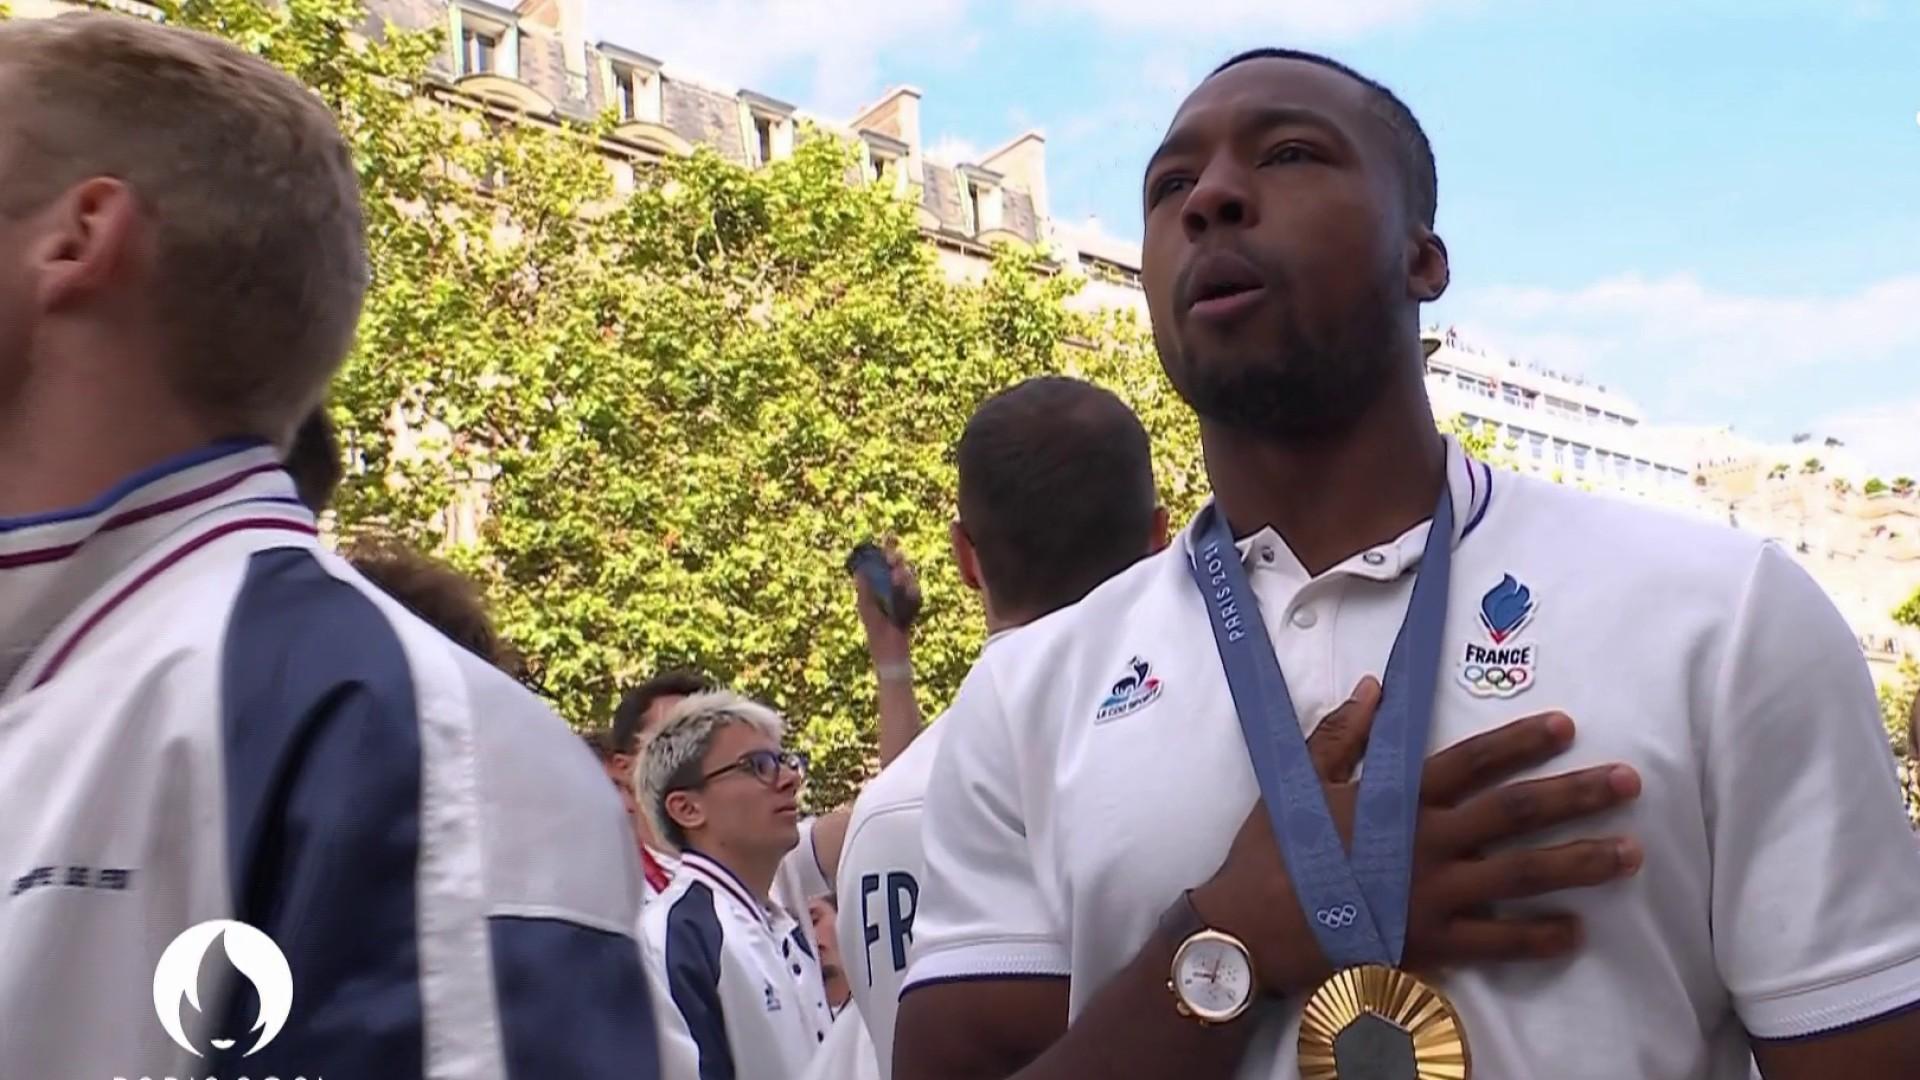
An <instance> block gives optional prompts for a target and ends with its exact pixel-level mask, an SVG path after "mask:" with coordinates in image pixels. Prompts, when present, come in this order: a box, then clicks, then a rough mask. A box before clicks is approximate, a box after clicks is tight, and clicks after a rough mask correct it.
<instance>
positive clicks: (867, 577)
mask: <svg viewBox="0 0 1920 1080" xmlns="http://www.w3.org/2000/svg"><path fill="white" fill-rule="evenodd" d="M847 573H849V574H855V575H858V576H859V577H860V578H861V579H863V580H864V581H866V583H867V588H868V589H871V590H872V591H873V599H874V602H875V603H876V604H878V605H879V607H880V614H882V615H885V616H886V617H887V621H888V622H890V623H892V624H893V625H895V626H898V627H900V628H902V629H905V628H906V627H905V624H904V623H902V622H901V621H900V617H901V615H902V614H903V612H901V610H900V604H899V597H898V596H896V595H895V594H894V590H893V567H892V566H890V565H888V563H887V553H886V552H884V551H881V550H880V545H878V544H875V543H873V542H872V541H870V540H863V541H861V542H860V543H858V544H856V545H854V548H853V553H852V554H850V555H848V556H847Z"/></svg>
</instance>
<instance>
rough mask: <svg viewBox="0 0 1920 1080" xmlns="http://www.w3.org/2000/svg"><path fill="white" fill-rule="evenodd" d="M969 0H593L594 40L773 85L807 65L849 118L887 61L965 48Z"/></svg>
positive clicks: (826, 110) (736, 82)
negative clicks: (896, 55)
mask: <svg viewBox="0 0 1920 1080" xmlns="http://www.w3.org/2000/svg"><path fill="white" fill-rule="evenodd" d="M966 10H967V0H913V2H912V3H899V2H897V0H645V2H644V3H642V2H637V0H590V5H589V10H588V16H587V21H588V23H589V25H590V26H591V27H592V32H593V34H594V36H595V37H598V38H601V39H605V40H608V41H612V42H614V43H616V44H620V45H624V46H626V47H628V48H631V49H634V50H636V51H638V52H643V53H646V54H648V55H651V56H657V57H659V58H660V59H662V60H665V61H666V62H667V63H669V64H671V65H674V66H675V67H678V68H682V69H684V70H688V71H692V72H695V73H698V74H701V75H705V76H707V77H708V78H710V79H713V80H715V81H717V82H721V83H724V84H726V85H731V86H739V87H744V88H747V89H755V90H761V91H763V92H764V91H765V89H766V87H767V86H768V85H769V84H770V83H771V81H772V80H773V79H774V78H776V77H777V76H779V75H781V74H783V73H787V72H791V71H795V70H798V71H803V72H805V73H806V75H807V77H808V78H809V79H810V87H811V89H810V91H809V93H808V96H807V100H805V101H802V102H796V103H795V104H799V105H803V106H805V107H806V108H808V109H810V110H813V111H815V112H818V113H820V114H821V115H823V116H827V117H834V118H838V117H844V116H846V115H849V114H851V113H852V112H853V110H855V109H857V108H859V107H860V106H861V105H864V104H867V103H868V102H869V101H870V100H871V99H873V98H874V97H876V96H878V94H879V92H880V91H881V90H883V89H885V87H883V86H882V85H881V83H880V74H879V63H878V61H879V58H880V56H881V54H882V53H884V52H886V51H888V50H890V49H897V48H906V47H914V46H919V47H922V48H924V49H926V50H929V51H930V50H932V49H934V48H935V47H936V46H937V47H938V50H939V52H940V53H941V54H945V55H949V56H950V55H951V54H953V53H954V52H955V51H956V50H959V51H961V52H964V51H965V50H966V49H967V48H968V47H969V42H972V41H973V40H975V39H974V38H972V37H970V36H968V35H966V34H964V33H962V32H961V24H962V22H963V21H964V17H965V15H966Z"/></svg>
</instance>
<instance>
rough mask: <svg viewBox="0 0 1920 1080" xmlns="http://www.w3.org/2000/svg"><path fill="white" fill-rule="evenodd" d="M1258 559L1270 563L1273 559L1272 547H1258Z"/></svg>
mask: <svg viewBox="0 0 1920 1080" xmlns="http://www.w3.org/2000/svg"><path fill="white" fill-rule="evenodd" d="M1260 561H1261V562H1263V563H1271V562H1272V561H1273V549H1272V548H1270V547H1264V546H1263V547H1262V548H1261V549H1260Z"/></svg>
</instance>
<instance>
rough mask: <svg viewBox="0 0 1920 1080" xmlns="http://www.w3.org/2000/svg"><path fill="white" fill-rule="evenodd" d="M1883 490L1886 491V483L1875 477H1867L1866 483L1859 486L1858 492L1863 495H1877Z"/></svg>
mask: <svg viewBox="0 0 1920 1080" xmlns="http://www.w3.org/2000/svg"><path fill="white" fill-rule="evenodd" d="M1885 490H1887V482H1886V481H1885V480H1882V479H1880V478H1879V477H1877V476H1869V477H1867V482H1866V483H1864V484H1862V485H1860V492H1861V494H1863V495H1878V494H1880V493H1881V492H1883V491H1885Z"/></svg>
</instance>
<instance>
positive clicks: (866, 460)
mask: <svg viewBox="0 0 1920 1080" xmlns="http://www.w3.org/2000/svg"><path fill="white" fill-rule="evenodd" d="M167 15H168V17H169V18H170V19H171V20H173V21H175V22H177V23H181V24H184V25H188V26H193V27H196V28H200V29H205V30H208V31H211V32H213V33H216V34H219V35H221V36H224V37H227V38H229V39H231V40H234V41H236V42H239V43H240V44H242V45H244V46H245V47H247V48H249V49H251V50H253V51H255V52H257V53H259V54H261V55H263V56H265V57H267V58H268V59H270V60H272V61H273V62H275V63H277V64H279V65H280V66H282V67H284V68H286V69H287V70H289V71H291V72H293V73H294V74H295V75H296V76H298V77H299V78H301V79H302V80H304V81H305V82H307V83H308V84H309V85H311V86H313V87H314V88H315V89H316V90H317V91H318V92H319V93H320V95H321V96H322V97H323V98H324V99H325V100H326V101H327V103H328V104H329V105H330V106H332V107H333V108H334V109H335V111H336V112H337V113H338V114H339V116H340V119H341V123H342V127H343V129H344V130H345V132H346V134H347V137H348V139H349V141H350V143H351V145H352V147H353V150H354V152H355V155H356V157H357V159H358V162H359V169H360V175H361V180H362V184H363V186H364V189H365V196H366V201H367V205H368V215H369V230H370V233H371V237H372V260H373V269H374V274H373V278H374V286H373V289H372V291H371V293H370V295H369V297H368V301H367V310H366V314H365V317H364V319H363V322H362V326H361V332H360V337H359V342H358V345H357V347H356V350H355V352H354V354H353V356H352V358H351V359H350V361H349V363H348V366H347V368H346V370H345V372H344V373H343V374H342V376H341V378H340V379H339V381H338V383H337V384H336V388H335V392H334V398H333V410H334V414H335V419H336V421H338V423H339V424H340V427H341V430H342V432H343V434H344V436H345V441H346V442H347V444H348V446H349V448H350V453H351V454H352V455H353V457H354V463H355V471H354V474H353V476H352V477H351V478H350V480H349V482H348V483H347V485H346V486H345V488H344V489H343V491H342V494H341V497H340V499H339V502H338V503H337V505H336V513H337V524H338V526H339V530H340V531H341V532H342V533H343V534H351V533H353V532H356V531H359V530H363V529H369V528H380V529H385V530H388V531H391V532H395V533H398V534H400V535H401V536H403V537H406V538H408V539H411V540H413V541H415V542H418V543H423V544H428V545H432V544H435V543H437V542H438V541H439V540H440V539H441V538H442V537H443V536H444V535H445V532H446V528H447V525H448V522H449V511H448V508H449V507H450V506H454V507H459V506H463V505H464V506H466V507H468V508H469V509H471V510H473V511H475V515H474V516H477V517H478V518H479V520H481V521H482V525H481V527H480V530H479V534H478V538H477V541H476V542H475V543H472V544H470V545H466V546H463V547H460V548H458V549H457V550H453V551H450V552H448V554H449V555H450V557H452V558H454V559H455V560H456V561H457V562H458V563H460V564H461V565H463V566H464V567H465V568H467V569H468V570H470V571H472V572H474V573H475V574H476V575H478V576H479V577H480V578H481V579H482V580H483V581H485V582H486V584H487V586H488V591H489V596H490V599H491V602H492V605H493V610H494V613H495V616H496V619H497V621H498V623H499V624H500V627H501V629H502V630H503V632H504V633H505V635H506V636H507V637H508V638H509V639H510V640H512V641H513V642H514V644H515V645H516V646H517V647H518V648H519V649H520V650H521V651H522V652H523V653H524V654H525V655H526V658H527V660H528V662H529V665H530V668H531V670H532V674H533V676H534V678H535V679H536V680H537V682H538V683H539V684H540V685H541V686H542V687H544V688H545V689H546V691H547V692H548V693H549V694H550V695H551V696H552V697H553V699H554V701H555V703H556V705H557V706H558V707H559V708H560V710H561V711H562V712H563V713H564V714H565V715H566V716H568V717H569V719H571V720H572V721H574V722H575V723H579V724H598V723H604V722H605V720H606V717H607V716H608V714H609V712H610V710H611V707H612V703H613V702H614V700H615V699H616V697H617V694H618V692H619V690H620V689H621V688H622V687H623V686H624V685H626V684H629V683H631V682H633V681H635V680H637V679H639V678H641V677H643V676H645V675H646V674H648V673H649V672H651V671H653V670H656V669H657V668H659V667H662V666H666V665H670V664H671V665H682V664H684V665H691V666H695V667H698V668H701V669H703V670H706V671H708V672H711V673H712V674H714V675H715V676H717V677H719V678H721V679H723V680H725V681H727V682H729V683H732V684H734V685H736V686H738V687H739V688H741V689H742V690H744V691H746V692H748V693H752V694H755V695H758V696H761V697H763V698H765V699H767V700H769V701H770V702H772V703H773V704H775V705H776V706H778V707H780V708H781V709H783V710H784V711H785V712H786V713H787V715H788V716H789V718H790V720H791V722H792V723H793V724H794V725H795V727H796V729H797V733H798V734H797V741H798V742H799V743H801V744H802V745H804V746H806V747H807V748H808V749H810V750H811V751H812V752H813V754H814V758H815V762H816V771H815V778H814V783H813V784H812V792H813V799H814V801H815V802H817V803H827V804H831V803H834V802H837V801H840V800H842V799H844V798H845V797H847V796H848V795H849V794H850V792H851V791H852V788H853V785H854V784H855V783H856V782H857V780H858V779H859V778H860V777H861V776H862V775H864V772H865V770H866V767H867V764H868V758H869V756H870V751H871V741H872V720H871V718H872V716H873V715H874V701H873V698H874V690H873V686H872V676H871V674H870V672H869V670H868V665H867V661H866V659H865V655H864V651H863V648H862V645H861V637H860V633H859V630H858V625H857V621H856V618H855V616H854V613H853V610H852V590H851V587H850V586H849V585H848V583H847V581H846V580H845V577H844V574H843V572H842V570H841V564H842V560H843V558H844V555H845V553H846V551H847V550H848V549H849V548H850V547H851V546H852V545H853V544H854V543H855V542H856V541H857V540H860V539H863V538H866V537H871V536H877V535H881V534H894V535H898V536H899V537H900V539H901V541H902V544H903V546H904V547H905V549H906V550H907V552H908V553H909V555H910V556H911V557H912V558H913V559H914V560H915V561H916V563H917V564H918V565H919V567H920V568H921V572H922V580H923V584H924V586H925V591H926V593H927V615H926V617H925V621H924V624H923V626H922V628H921V630H920V631H919V633H918V635H917V645H916V659H917V664H918V669H919V672H920V677H921V682H922V693H923V697H924V700H925V701H926V703H927V704H928V705H929V706H931V707H933V708H936V709H937V708H939V707H941V706H942V705H944V703H945V702H946V701H947V700H948V698H949V697H950V695H951V693H952V691H953V689H954V688H955V687H956V686H957V685H958V683H959V680H960V678H961V676H962V675H963V674H964V673H965V670H966V668H967V667H968V665H969V664H970V663H971V661H972V659H973V657H974V655H975V653H976V651H977V649H978V647H979V643H980V640H981V638H982V636H983V630H982V626H981V618H980V611H979V609H978V607H977V605H976V603H975V602H974V600H973V599H972V597H971V596H970V594H968V593H967V592H966V590H965V589H964V588H963V586H962V585H961V583H960V581H959V578H958V575H957V574H956V573H954V572H953V571H952V570H951V568H950V566H949V562H948V559H947V554H946V553H947V524H948V521H949V520H950V519H951V517H952V514H953V511H954V507H953V491H954V469H953V460H952V447H953V444H954V442H955V440H956V439H957V438H958V436H959V433H960V430H961V427H962V426H963V425H964V423H965V420H966V418H967V417H968V415H970V413H971V411H972V410H973V408H974V407H975V406H976V405H977V404H978V403H979V402H980V401H981V400H983V399H984V398H985V397H987V396H988V395H989V394H991V393H993V392H994V391H996V390H998V389H1000V388H1003V387H1005V386H1008V385H1010V384H1012V383H1014V382H1016V381H1018V380H1020V379H1022V378H1024V377H1027V376H1031V375H1035V374H1040V373H1043V372H1053V371H1062V370H1065V371H1072V372H1076V373H1078V374H1081V375H1083V376H1085V377H1087V378H1090V379H1093V380H1096V381H1098V382H1101V383H1103V384H1105V385H1108V386H1110V387H1112V388H1114V389H1115V390H1116V391H1117V392H1119V393H1120V394H1121V395H1122V396H1123V397H1125V398H1126V399H1127V400H1128V401H1129V402H1130V403H1132V404H1133V405H1135V406H1136V407H1137V408H1138V409H1139V411H1140V413H1141V415H1142V417H1143V419H1144V420H1145V422H1146V423H1147V425H1148V427H1149V429H1150V430H1151V431H1152V433H1153V435H1154V438H1155V443H1156V452H1157V454H1158V465H1159V468H1160V473H1161V477H1162V480H1163V484H1164V488H1165V491H1166V495H1167V499H1168V501H1169V504H1170V506H1171V507H1172V508H1173V509H1174V511H1175V512H1176V513H1178V514H1182V515H1184V514H1187V513H1190V512H1191V511H1193V510H1194V509H1195V508H1196V507H1197V503H1198V500H1199V498H1200V494H1201V492H1202V491H1203V490H1204V488H1205V480H1204V474H1203V471H1202V469H1201V467H1200V463H1199V452H1198V439H1197V437H1196V435H1195V431H1194V426H1193V421H1192V419H1191V417H1190V415H1188V414H1187V412H1186V410H1184V409H1183V408H1181V407H1179V405H1178V402H1177V399H1176V398H1175V397H1174V395H1173V394H1172V392H1171V390H1170V389H1169V388H1167V386H1166V384H1165V382H1164V379H1163V378H1162V377H1161V375H1160V372H1159V366H1158V363H1157V361H1156V359H1155V357H1154V353H1153V350H1152V345H1151V341H1150V339H1149V338H1148V336H1147V335H1146V334H1145V333H1144V331H1143V329H1142V328H1141V327H1140V326H1139V325H1138V324H1137V323H1136V322H1135V321H1134V320H1132V319H1131V318H1130V317H1128V316H1125V315H1117V314H1116V315H1109V316H1106V317H1102V318H1099V319H1091V318H1085V317H1082V316H1078V315H1075V314H1073V313H1071V312H1069V310H1068V309H1067V307H1066V305H1065V303H1064V301H1065V299H1066V297H1067V296H1068V295H1069V294H1070V293H1071V291H1072V290H1073V288H1074V287H1075V286H1074V282H1073V279H1071V278H1068V277H1065V276H1061V275H1059V274H1058V273H1057V272H1055V271H1054V270H1053V269H1052V268H1050V267H1047V266H1045V265H1043V264H1042V263H1041V260H1040V259H1039V255H1038V253H1036V252H1032V251H1020V250H1013V249H1008V250H1005V251H1003V252H1002V253H1001V254H1000V256H999V257H998V258H997V259H996V261H995V262H994V264H993V266H992V268H991V272H990V273H989V275H988V276H987V278H986V280H985V281H983V282H981V283H979V284H974V285H962V284H956V283H954V282H951V281H949V280H948V279H947V278H946V277H945V275H943V274H942V273H941V272H940V270H939V269H938V267H937V266H936V264H935V262H934V258H933V253H932V250H931V249H930V248H929V247H928V245H927V244H926V243H925V242H924V241H923V239H922V237H921V234H920V232H919V229H918V227H917V226H916V224H915V221H914V212H913V207H912V206H911V204H909V203H906V202H903V201H901V200H898V199H895V198H893V197H892V196H891V195H890V194H889V193H888V192H887V191H885V190H883V189H881V188H880V187H878V186H865V185H852V184H849V183H847V178H848V177H849V175H851V174H853V173H854V171H855V161H856V159H855V156H854V153H853V151H852V150H851V148H850V147H848V146H847V145H845V144H843V143H842V142H839V141H837V140H835V139H832V138H828V137H824V136H820V135H818V134H816V133H809V135H808V137H806V138H803V140H802V141H801V144H800V145H799V146H798V148H797V149H796V151H795V153H794V154H793V156H792V158H791V159H790V160H788V161H784V162H780V163H777V164H775V165H774V166H772V167H770V168H766V169H760V170H747V169H743V168H740V167H737V166H734V165H730V164H728V163H726V162H724V161H722V160H721V159H720V158H719V157H717V156H716V155H714V154H712V153H709V152H700V153H696V154H694V155H693V156H691V157H689V158H686V159H675V160H669V161H665V162H662V163H658V164H651V165H649V164H641V165H639V166H638V168H637V175H636V178H635V184H634V188H633V191H632V192H631V194H630V195H629V196H627V197H624V198H616V197H615V191H614V186H613V181H612V178H611V176H610V174H609V172H608V169H607V166H606V161H605V158H604V156H603V153H602V150H603V147H602V146H601V145H600V143H599V133H598V132H593V131H578V130H571V129H566V128H558V129H556V128H553V127H549V126H544V125H539V124H533V123H524V122H510V121H507V120H503V119H500V118H496V117H493V116H489V115H487V114H485V113H483V112H481V111H479V110H477V109H475V108H472V107H465V106H460V105H458V104H456V105H455V106H454V107H450V108H446V107H435V106H433V105H430V104H429V102H431V101H435V100H444V99H445V94H444V90H443V89H441V88H436V87H435V85H434V83H433V80H432V79H431V77H430V76H429V73H428V66H429V64H430V63H431V61H432V59H433V57H434V56H436V55H437V54H438V50H439V49H440V48H441V47H442V46H441V43H440V41H439V39H438V37H437V35H435V34H431V33H427V34H405V33H396V32H392V31H391V30H389V31H388V32H387V33H384V34H376V35H374V37H375V40H374V41H372V42H370V43H358V44H356V42H355V41H354V39H353V34H354V32H355V31H357V30H359V29H360V28H361V27H362V26H363V18H364V16H363V13H362V11H361V9H360V7H359V5H358V4H357V3H356V2H355V0H286V2H284V3H271V2H267V0H170V2H169V3H168V5H167ZM396 421H397V422H396Z"/></svg>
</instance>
